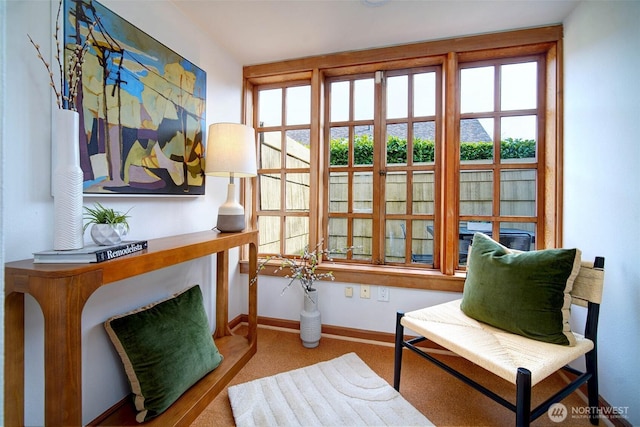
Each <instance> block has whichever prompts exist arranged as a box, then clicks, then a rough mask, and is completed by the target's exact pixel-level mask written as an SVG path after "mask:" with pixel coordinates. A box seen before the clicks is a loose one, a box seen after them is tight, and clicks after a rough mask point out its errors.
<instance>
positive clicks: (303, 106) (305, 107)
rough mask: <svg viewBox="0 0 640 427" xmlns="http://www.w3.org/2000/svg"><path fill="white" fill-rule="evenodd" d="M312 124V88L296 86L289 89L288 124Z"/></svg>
mask: <svg viewBox="0 0 640 427" xmlns="http://www.w3.org/2000/svg"><path fill="white" fill-rule="evenodd" d="M309 123H311V86H296V87H290V88H288V89H287V124H288V125H307V124H309Z"/></svg>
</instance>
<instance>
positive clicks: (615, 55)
mask: <svg viewBox="0 0 640 427" xmlns="http://www.w3.org/2000/svg"><path fill="white" fill-rule="evenodd" d="M639 22H640V2H637V1H615V2H613V1H606V2H605V1H603V2H600V1H587V2H583V3H580V5H579V6H578V7H577V8H576V10H575V11H574V12H573V13H572V14H571V15H570V17H569V18H568V19H567V20H566V21H565V22H564V35H565V43H564V61H565V76H564V85H565V90H564V101H565V106H564V111H565V112H564V117H565V121H564V126H565V128H564V130H565V135H564V143H565V176H564V189H565V199H564V206H565V210H564V215H565V216H564V218H565V220H564V242H565V246H578V247H580V248H582V250H583V256H584V257H588V258H593V257H594V256H596V255H602V256H605V257H606V261H605V271H606V272H605V275H606V279H605V291H604V297H603V303H602V306H601V312H600V328H599V369H600V379H601V381H600V394H601V395H602V396H603V397H604V398H605V399H606V400H607V401H608V402H609V403H610V404H611V405H613V406H616V407H622V408H621V410H622V411H623V415H626V417H627V421H629V422H630V423H631V424H632V425H639V424H640V405H639V404H638V403H639V402H638V396H640V375H639V374H638V369H637V363H638V354H639V353H640V314H639V310H638V303H639V302H640V288H639V285H640V262H639V261H638V260H639V259H640V249H639V248H640V246H639V245H640V164H639V163H640V143H639V141H638V138H640V103H639V102H638V100H639V99H640V83H639V81H640V80H639V79H638V77H639V74H638V70H640V54H639V52H640V27H639V26H638V23H639Z"/></svg>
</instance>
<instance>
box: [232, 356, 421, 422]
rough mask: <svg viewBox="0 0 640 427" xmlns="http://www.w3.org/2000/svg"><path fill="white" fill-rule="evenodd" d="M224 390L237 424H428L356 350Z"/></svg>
mask: <svg viewBox="0 0 640 427" xmlns="http://www.w3.org/2000/svg"><path fill="white" fill-rule="evenodd" d="M228 392H229V400H230V401H231V408H232V410H233V417H234V418H235V421H236V425H237V426H238V427H244V426H296V425H298V426H432V425H433V423H431V421H429V420H428V419H427V418H426V417H425V416H424V415H422V414H421V413H420V412H418V410H417V409H415V408H414V407H413V406H411V404H410V403H409V402H407V401H406V400H405V399H404V398H403V397H402V396H401V395H400V394H399V393H398V392H397V391H396V390H394V389H393V387H391V386H390V385H389V384H388V383H387V382H386V381H385V380H383V379H382V378H380V377H379V376H378V375H377V374H376V373H375V372H374V371H372V370H371V368H369V367H368V366H367V365H366V364H365V363H364V362H363V361H362V360H361V359H360V358H359V357H358V356H357V355H356V354H355V353H348V354H345V355H343V356H340V357H338V358H335V359H332V360H329V361H326V362H320V363H316V364H315V365H311V366H307V367H305V368H300V369H296V370H293V371H289V372H283V373H281V374H277V375H274V376H271V377H266V378H261V379H257V380H253V381H250V382H247V383H244V384H239V385H235V386H232V387H229V389H228Z"/></svg>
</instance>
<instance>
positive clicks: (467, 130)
mask: <svg viewBox="0 0 640 427" xmlns="http://www.w3.org/2000/svg"><path fill="white" fill-rule="evenodd" d="M492 122H493V119H487V120H485V123H486V124H492ZM460 161H461V162H463V163H491V162H492V161H493V140H492V139H491V137H490V136H489V134H488V133H487V132H486V130H485V128H484V126H483V125H482V123H481V122H480V121H479V120H478V119H464V120H460Z"/></svg>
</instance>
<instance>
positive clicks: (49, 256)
mask: <svg viewBox="0 0 640 427" xmlns="http://www.w3.org/2000/svg"><path fill="white" fill-rule="evenodd" d="M145 249H147V241H146V240H132V241H123V242H120V243H118V244H117V245H111V246H99V245H87V246H85V247H84V248H82V249H74V250H69V251H55V250H49V251H41V252H36V253H34V254H33V262H34V263H36V264H87V263H91V262H103V261H109V260H110V259H115V258H119V257H121V256H125V255H130V254H132V253H135V252H139V251H142V250H145Z"/></svg>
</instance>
